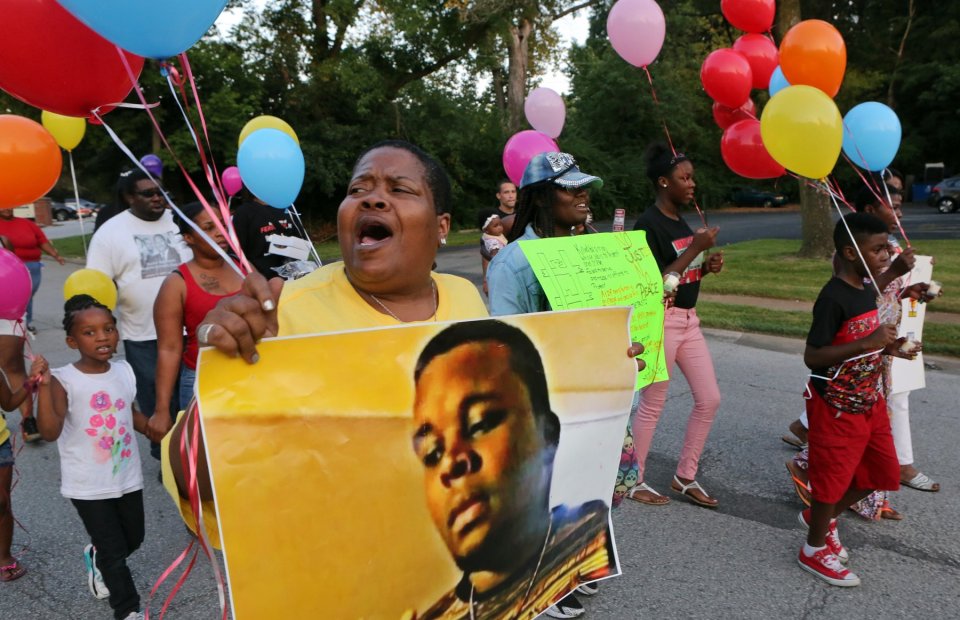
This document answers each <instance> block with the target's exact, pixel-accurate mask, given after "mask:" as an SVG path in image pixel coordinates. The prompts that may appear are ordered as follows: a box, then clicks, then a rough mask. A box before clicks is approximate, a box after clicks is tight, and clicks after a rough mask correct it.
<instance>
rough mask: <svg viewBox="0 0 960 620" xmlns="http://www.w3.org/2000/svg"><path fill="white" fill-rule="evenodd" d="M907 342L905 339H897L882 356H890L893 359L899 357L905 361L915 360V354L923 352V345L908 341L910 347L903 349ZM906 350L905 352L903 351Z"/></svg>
mask: <svg viewBox="0 0 960 620" xmlns="http://www.w3.org/2000/svg"><path fill="white" fill-rule="evenodd" d="M907 342H908V340H907V338H906V337H903V338H897V339H896V340H895V341H893V342H892V343H891V344H889V345H887V347H886V348H885V349H884V350H883V353H884V355H891V356H893V357H899V358H901V359H905V360H913V359H916V358H917V354H919V353H921V352H923V343H922V342H917V341H915V340H914V341H909V342H910V346H907V347H905V346H904V345H905V344H906V343H907ZM904 349H906V350H904Z"/></svg>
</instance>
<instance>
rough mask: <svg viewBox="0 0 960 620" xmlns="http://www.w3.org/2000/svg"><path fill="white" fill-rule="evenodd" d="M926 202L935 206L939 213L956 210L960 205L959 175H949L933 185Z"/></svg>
mask: <svg viewBox="0 0 960 620" xmlns="http://www.w3.org/2000/svg"><path fill="white" fill-rule="evenodd" d="M927 204H928V205H930V206H931V207H936V208H937V209H938V210H939V211H940V213H953V212H954V211H956V210H957V206H958V205H960V177H950V178H947V179H944V180H942V181H940V182H939V183H937V184H936V185H934V186H933V189H931V190H930V195H929V196H928V197H927Z"/></svg>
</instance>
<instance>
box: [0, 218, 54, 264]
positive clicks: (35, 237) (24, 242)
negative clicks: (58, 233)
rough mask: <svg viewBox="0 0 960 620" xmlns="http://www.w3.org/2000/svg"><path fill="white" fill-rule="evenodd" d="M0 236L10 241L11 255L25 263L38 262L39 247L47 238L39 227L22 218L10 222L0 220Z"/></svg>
mask: <svg viewBox="0 0 960 620" xmlns="http://www.w3.org/2000/svg"><path fill="white" fill-rule="evenodd" d="M0 236H3V237H6V238H7V239H9V240H10V243H12V244H13V253H14V254H16V255H17V258H19V259H20V260H22V261H23V262H25V263H32V262H36V261H38V260H40V255H41V254H42V252H41V251H40V246H41V245H43V244H44V243H47V236H46V235H45V234H43V231H42V230H40V227H39V226H37V225H36V224H34V223H33V222H31V221H30V220H27V219H24V218H22V217H15V218H13V219H10V220H5V219H2V218H0Z"/></svg>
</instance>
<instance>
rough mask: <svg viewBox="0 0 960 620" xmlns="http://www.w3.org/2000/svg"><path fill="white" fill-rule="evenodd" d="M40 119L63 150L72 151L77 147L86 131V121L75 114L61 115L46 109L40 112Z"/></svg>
mask: <svg viewBox="0 0 960 620" xmlns="http://www.w3.org/2000/svg"><path fill="white" fill-rule="evenodd" d="M40 121H41V122H42V123H43V126H44V128H45V129H46V130H47V131H49V132H50V134H51V135H52V136H53V139H54V140H56V141H57V144H59V145H60V148H62V149H63V150H65V151H72V150H73V149H75V148H77V145H78V144H80V141H81V140H83V134H85V133H86V132H87V121H86V119H83V118H77V117H75V116H62V115H60V114H55V113H53V112H47V111H46V110H44V111H43V113H41V114H40Z"/></svg>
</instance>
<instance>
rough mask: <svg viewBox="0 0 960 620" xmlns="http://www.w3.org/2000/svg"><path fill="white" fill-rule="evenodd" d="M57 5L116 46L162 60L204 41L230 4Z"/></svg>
mask: <svg viewBox="0 0 960 620" xmlns="http://www.w3.org/2000/svg"><path fill="white" fill-rule="evenodd" d="M57 2H59V3H60V4H61V5H62V6H63V8H65V9H67V10H68V11H70V13H72V14H73V16H74V17H76V18H77V19H79V20H80V21H82V22H83V23H84V24H86V25H87V26H89V27H90V28H91V29H92V30H94V31H95V32H96V33H97V34H99V35H100V36H101V37H103V38H104V39H106V40H107V41H110V42H111V43H113V44H114V45H119V46H120V47H122V48H123V49H125V50H127V51H128V52H133V53H134V54H137V55H138V56H144V57H146V58H161V59H162V58H169V57H171V56H176V55H177V54H179V53H180V52H182V51H184V50H186V49H188V48H189V47H190V46H192V45H193V44H194V43H196V42H197V41H198V40H200V37H202V36H203V35H204V34H205V33H206V32H207V30H209V29H210V26H212V25H213V22H214V21H216V19H217V17H218V16H219V15H220V13H221V12H223V7H224V6H226V4H227V0H163V2H158V1H157V0H57ZM64 44H69V43H68V42H67V43H64Z"/></svg>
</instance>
